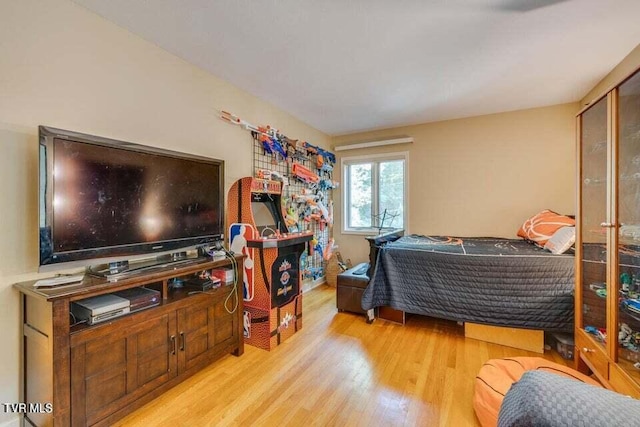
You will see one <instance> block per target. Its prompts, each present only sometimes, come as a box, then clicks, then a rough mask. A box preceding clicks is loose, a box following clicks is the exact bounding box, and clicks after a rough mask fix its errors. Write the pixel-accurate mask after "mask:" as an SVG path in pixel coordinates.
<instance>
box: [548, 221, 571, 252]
mask: <svg viewBox="0 0 640 427" xmlns="http://www.w3.org/2000/svg"><path fill="white" fill-rule="evenodd" d="M575 242H576V228H575V227H562V228H559V229H558V231H556V232H555V233H553V236H551V238H550V239H549V240H548V241H547V243H546V244H545V245H544V248H545V249H546V250H548V251H550V252H551V253H554V254H556V255H558V254H563V253H565V252H566V251H568V250H569V248H570V247H571V246H573V244H574V243H575Z"/></svg>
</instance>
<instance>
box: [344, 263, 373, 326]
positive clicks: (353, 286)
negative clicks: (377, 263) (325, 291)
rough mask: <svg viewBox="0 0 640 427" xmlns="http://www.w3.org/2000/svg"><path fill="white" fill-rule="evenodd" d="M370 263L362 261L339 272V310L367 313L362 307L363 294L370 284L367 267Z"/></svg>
mask: <svg viewBox="0 0 640 427" xmlns="http://www.w3.org/2000/svg"><path fill="white" fill-rule="evenodd" d="M368 268H369V264H367V263H364V262H363V263H361V264H358V265H356V266H355V267H353V268H350V269H349V270H347V271H345V272H344V273H341V274H338V283H337V288H336V305H337V307H338V311H350V312H352V313H359V314H365V313H366V311H365V310H363V309H362V294H363V293H364V290H365V288H366V287H367V285H368V284H369V276H367V269H368Z"/></svg>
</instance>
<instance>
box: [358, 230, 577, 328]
mask: <svg viewBox="0 0 640 427" xmlns="http://www.w3.org/2000/svg"><path fill="white" fill-rule="evenodd" d="M573 289H574V256H573V255H572V254H562V255H554V254H551V253H550V252H548V251H546V250H544V249H542V248H539V247H537V246H535V245H533V244H531V243H529V242H526V241H524V240H520V239H519V240H513V239H500V238H492V237H488V238H484V237H482V238H468V237H465V238H462V237H449V236H421V235H410V236H404V237H401V238H399V239H398V240H396V241H394V242H390V243H387V244H386V245H385V246H384V247H382V248H381V249H380V251H379V253H378V257H377V260H376V264H375V267H374V271H373V273H372V277H371V281H370V283H369V285H368V286H367V288H366V289H365V291H364V294H363V296H362V308H363V309H365V310H371V309H373V308H375V307H383V306H388V307H391V308H393V309H396V310H401V311H404V312H407V313H414V314H421V315H426V316H431V317H437V318H443V319H449V320H455V321H462V322H472V323H479V324H485V325H494V326H505V327H512V328H524V329H537V330H544V331H562V332H571V331H573V307H574V300H573Z"/></svg>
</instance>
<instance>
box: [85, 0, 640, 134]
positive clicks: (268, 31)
mask: <svg viewBox="0 0 640 427" xmlns="http://www.w3.org/2000/svg"><path fill="white" fill-rule="evenodd" d="M74 1H75V2H76V3H78V4H80V5H83V6H85V7H86V8H88V9H90V10H92V11H94V12H95V13H97V14H99V15H101V16H103V17H105V18H106V19H108V20H110V21H112V22H114V23H116V24H117V25H119V26H121V27H124V28H126V29H128V30H129V31H131V32H133V33H135V34H138V35H139V36H141V37H142V38H144V39H146V40H149V41H151V42H153V43H155V44H157V45H159V46H160V47H162V48H164V49H165V50H167V51H169V52H171V53H173V54H175V55H177V56H179V57H181V58H183V59H185V60H186V61H188V62H191V63H193V64H195V65H197V66H199V67H202V68H204V69H206V70H209V71H210V72H211V73H212V74H214V75H216V76H218V77H221V78H223V79H225V80H227V81H229V82H231V83H233V84H234V85H236V86H238V87H240V88H242V89H244V90H246V91H247V92H249V93H252V94H254V95H256V96H258V97H260V98H262V99H264V100H266V101H268V102H270V103H272V104H273V105H276V106H278V107H280V108H282V109H283V110H285V111H287V112H289V113H290V114H292V115H293V116H295V117H297V118H299V119H301V120H302V121H304V122H306V123H308V124H310V125H312V126H313V127H315V128H317V129H319V130H321V131H324V132H326V133H328V134H331V135H339V134H345V133H351V132H356V131H361V130H369V129H377V128H386V127H394V126H399V125H405V124H416V123H424V122H431V121H438V120H445V119H452V118H460V117H469V116H476V115H482V114H489V113H495V112H502V111H510V110H518V109H523V108H531V107H539V106H545V105H553V104H560V103H565V102H573V101H577V100H579V99H581V98H582V97H583V96H585V95H586V93H587V92H588V91H589V90H590V89H591V88H592V87H593V86H595V84H596V83H597V82H598V81H599V80H600V79H602V78H603V77H604V76H605V75H606V74H607V73H608V72H609V71H610V70H611V69H612V68H613V67H614V66H615V65H616V64H617V63H619V62H620V61H621V60H622V59H623V58H624V56H625V55H627V54H628V53H629V52H630V51H631V50H632V49H633V48H634V47H635V46H636V45H638V43H640V25H638V17H639V16H640V1H638V0H555V1H554V0H342V1H339V0H261V1H250V0H181V1H176V0H108V1H107V0H74ZM221 107H223V108H224V106H221Z"/></svg>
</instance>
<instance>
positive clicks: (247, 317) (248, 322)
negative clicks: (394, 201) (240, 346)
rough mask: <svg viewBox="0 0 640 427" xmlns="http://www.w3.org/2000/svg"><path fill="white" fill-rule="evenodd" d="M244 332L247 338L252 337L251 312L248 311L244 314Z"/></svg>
mask: <svg viewBox="0 0 640 427" xmlns="http://www.w3.org/2000/svg"><path fill="white" fill-rule="evenodd" d="M242 333H243V335H244V337H245V338H251V313H249V312H248V311H245V312H244V313H243V316H242Z"/></svg>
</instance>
